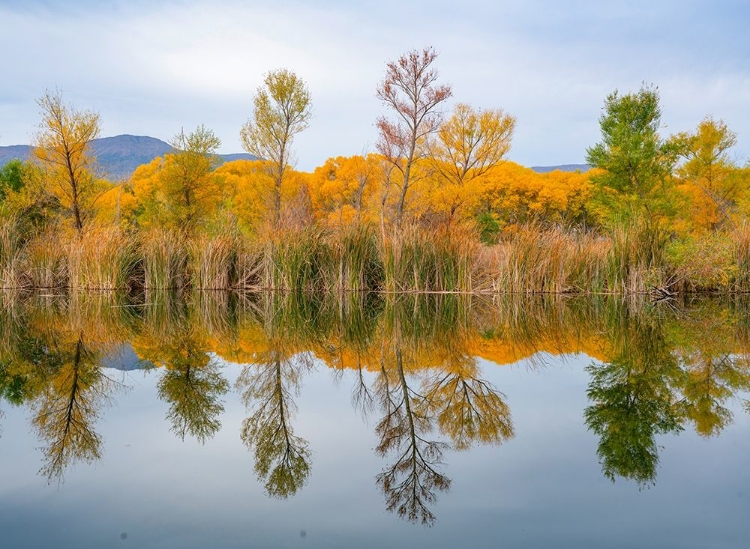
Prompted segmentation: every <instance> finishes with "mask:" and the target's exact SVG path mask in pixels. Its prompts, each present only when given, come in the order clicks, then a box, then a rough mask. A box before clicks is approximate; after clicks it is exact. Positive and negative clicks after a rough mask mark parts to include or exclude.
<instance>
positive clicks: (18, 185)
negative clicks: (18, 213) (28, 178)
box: [0, 158, 25, 202]
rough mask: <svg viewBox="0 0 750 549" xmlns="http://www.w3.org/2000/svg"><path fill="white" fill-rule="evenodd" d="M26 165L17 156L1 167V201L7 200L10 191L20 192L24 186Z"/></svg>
mask: <svg viewBox="0 0 750 549" xmlns="http://www.w3.org/2000/svg"><path fill="white" fill-rule="evenodd" d="M24 171H25V165H24V163H23V162H22V161H21V160H18V159H17V158H15V159H13V160H11V161H10V162H8V163H7V164H5V166H3V167H2V168H0V202H3V201H4V200H5V197H7V196H8V192H9V191H10V192H15V193H17V192H19V191H20V190H21V189H22V188H23V186H24Z"/></svg>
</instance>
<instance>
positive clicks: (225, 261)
mask: <svg viewBox="0 0 750 549" xmlns="http://www.w3.org/2000/svg"><path fill="white" fill-rule="evenodd" d="M188 251H189V254H188V257H189V264H188V271H189V272H190V286H191V287H192V288H195V289H199V290H226V289H229V288H234V287H235V285H236V284H235V280H236V271H237V255H238V253H237V252H238V238H237V235H236V234H233V233H231V232H222V233H219V234H217V235H201V236H199V237H197V238H194V239H192V240H191V241H190V243H189V248H188Z"/></svg>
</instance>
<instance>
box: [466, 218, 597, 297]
mask: <svg viewBox="0 0 750 549" xmlns="http://www.w3.org/2000/svg"><path fill="white" fill-rule="evenodd" d="M610 251H611V248H610V243H609V242H608V241H607V239H604V238H602V237H600V236H596V235H594V234H592V233H571V232H566V231H564V230H562V229H560V228H552V229H541V228H538V227H535V226H527V227H521V228H520V229H518V230H516V231H514V232H513V233H511V234H510V235H507V236H506V237H505V238H504V239H503V240H502V241H501V242H500V243H498V244H496V245H495V246H492V247H489V248H487V249H485V250H484V252H483V253H482V255H481V261H480V264H481V269H482V271H483V276H482V278H483V279H484V280H486V281H488V282H489V285H490V286H489V289H490V290H491V291H492V292H494V293H519V294H521V293H577V292H601V291H604V289H605V278H604V273H605V268H606V263H607V259H608V255H609V253H610Z"/></svg>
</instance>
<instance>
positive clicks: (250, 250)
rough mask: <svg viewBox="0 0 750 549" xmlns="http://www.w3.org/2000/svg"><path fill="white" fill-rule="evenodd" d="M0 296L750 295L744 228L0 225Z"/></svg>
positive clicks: (642, 224)
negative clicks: (490, 231)
mask: <svg viewBox="0 0 750 549" xmlns="http://www.w3.org/2000/svg"><path fill="white" fill-rule="evenodd" d="M0 285H1V286H2V287H4V288H12V289H32V288H47V289H50V288H56V289H71V290H73V289H87V290H115V289H129V290H139V291H140V290H143V291H145V292H152V291H155V290H180V291H182V290H187V289H191V290H243V291H245V290H247V291H260V290H278V291H284V292H298V293H310V292H316V293H338V294H341V293H344V292H355V293H359V292H384V293H408V292H427V293H493V294H505V293H507V294H533V293H549V294H571V293H575V294H578V293H580V294H583V293H588V294H598V293H611V294H622V295H624V294H628V295H630V294H638V293H653V292H657V293H659V292H661V293H660V295H661V294H662V293H663V294H664V295H671V293H672V292H675V291H684V292H694V291H720V292H735V293H737V292H750V225H740V226H737V227H734V228H732V229H731V230H726V231H723V232H710V233H704V234H701V235H697V236H696V235H694V236H690V237H680V238H678V237H676V236H675V235H673V234H670V233H668V232H667V231H666V230H664V229H663V228H662V227H660V226H659V225H658V224H657V223H654V222H648V221H637V220H635V221H633V220H631V221H630V222H628V223H623V224H620V225H617V226H615V227H614V228H612V229H611V230H610V231H609V232H608V233H606V234H605V233H601V232H594V231H583V230H579V229H564V228H562V227H543V226H539V225H536V224H529V225H526V226H520V227H516V228H515V229H513V230H506V231H505V232H504V233H503V234H502V235H501V237H500V238H499V239H498V242H497V243H495V244H491V245H486V244H482V243H481V242H480V239H479V237H478V235H477V234H476V232H475V231H473V230H472V229H469V228H465V227H460V226H458V227H456V226H454V227H452V228H447V227H425V226H419V225H408V226H406V227H403V228H402V229H399V230H394V231H393V232H387V231H386V230H382V231H378V230H376V229H375V228H374V227H373V226H372V225H368V224H365V223H363V224H352V225H351V226H346V227H337V228H331V227H327V226H324V225H322V224H316V223H312V224H309V225H307V226H304V227H287V228H283V229H279V230H274V231H270V230H269V231H267V232H265V233H262V234H255V235H252V236H248V235H243V234H242V233H240V232H239V230H238V229H237V228H236V227H225V228H222V229H219V230H216V231H214V232H196V231H191V232H188V231H181V230H176V229H167V228H161V227H154V228H149V229H144V230H141V231H139V232H135V233H129V232H126V231H124V230H122V229H120V228H118V227H116V226H105V227H97V226H92V227H91V228H89V229H87V230H86V231H85V232H84V233H83V234H81V235H79V234H77V233H73V232H69V233H66V232H64V231H63V230H59V229H58V230H55V229H54V228H46V229H40V231H39V232H35V233H34V234H32V235H31V236H28V237H26V236H24V235H23V231H21V230H20V229H19V227H18V226H17V224H15V223H14V221H13V219H11V218H7V217H4V218H2V219H0Z"/></svg>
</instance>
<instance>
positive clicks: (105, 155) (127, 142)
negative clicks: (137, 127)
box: [0, 135, 255, 180]
mask: <svg viewBox="0 0 750 549" xmlns="http://www.w3.org/2000/svg"><path fill="white" fill-rule="evenodd" d="M91 146H92V150H93V153H94V156H96V158H97V162H98V164H99V168H100V170H101V171H102V175H104V176H106V177H108V178H109V179H111V180H120V179H128V178H129V177H130V176H131V175H132V174H133V172H134V171H135V169H136V168H137V167H138V166H140V165H141V164H147V163H149V162H151V161H152V160H153V159H154V158H156V157H157V156H164V155H165V154H167V153H169V152H172V147H171V146H170V145H169V143H165V142H164V141H162V140H161V139H156V138H155V137H147V136H139V135H118V136H115V137H102V138H100V139H95V140H94V141H92V142H91ZM219 157H220V158H221V159H222V161H223V162H230V161H232V160H254V159H255V157H254V156H253V155H251V154H245V153H239V154H222V155H219ZM14 158H19V159H21V160H28V159H29V158H31V147H30V146H28V145H13V146H10V147H0V166H3V165H4V164H6V163H7V162H10V161H11V160H13V159H14Z"/></svg>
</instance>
